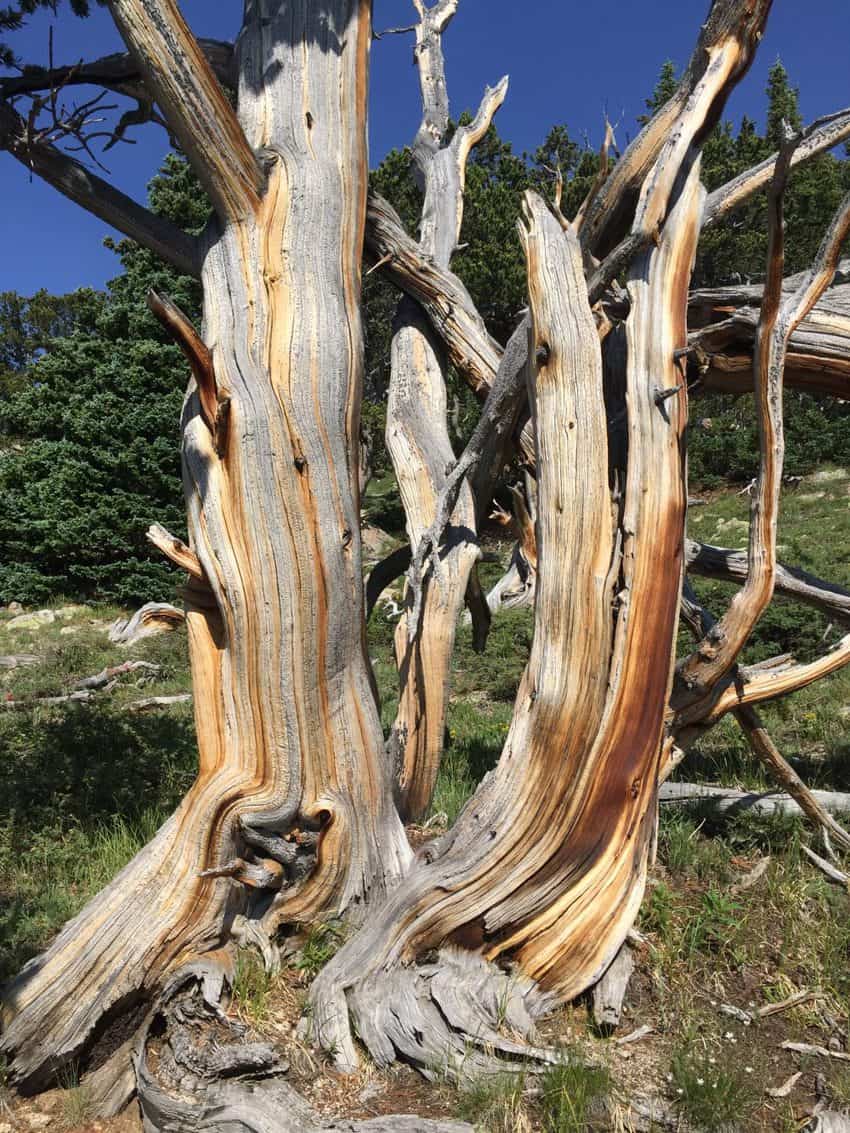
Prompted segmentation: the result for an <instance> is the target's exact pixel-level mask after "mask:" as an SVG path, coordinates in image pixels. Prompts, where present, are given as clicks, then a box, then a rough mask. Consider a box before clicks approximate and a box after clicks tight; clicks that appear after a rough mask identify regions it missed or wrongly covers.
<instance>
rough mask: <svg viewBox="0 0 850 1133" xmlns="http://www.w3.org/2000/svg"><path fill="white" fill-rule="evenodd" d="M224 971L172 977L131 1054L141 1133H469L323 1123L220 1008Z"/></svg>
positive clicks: (442, 1126) (205, 968)
mask: <svg viewBox="0 0 850 1133" xmlns="http://www.w3.org/2000/svg"><path fill="white" fill-rule="evenodd" d="M223 987H224V984H223V973H222V972H221V970H217V968H216V965H215V963H214V962H213V963H209V962H207V961H204V962H202V963H199V964H196V965H193V966H192V967H190V968H187V969H184V970H183V971H182V972H180V973H179V974H177V975H176V976H175V978H174V979H173V980H172V982H171V984H170V985H169V987H168V988H166V990H165V991H164V993H163V996H162V998H161V999H160V1001H159V1003H158V1004H157V1006H156V1008H155V1010H154V1011H153V1012H152V1013H151V1015H150V1017H149V1019H148V1021H147V1024H146V1025H145V1027H144V1029H143V1032H142V1033H141V1035H140V1038H139V1041H138V1043H137V1045H136V1051H135V1067H136V1075H137V1081H138V1095H139V1103H140V1106H141V1110H142V1116H143V1120H144V1129H145V1133H185V1131H186V1130H187V1129H192V1130H196V1131H197V1133H201V1131H205V1133H234V1131H239V1133H319V1131H320V1130H328V1131H335V1133H472V1126H470V1125H467V1124H465V1123H460V1122H453V1121H429V1120H427V1119H424V1118H420V1117H416V1116H405V1115H398V1114H394V1115H392V1116H388V1117H378V1118H372V1119H369V1120H366V1121H348V1120H334V1119H329V1118H325V1117H323V1116H322V1115H321V1114H319V1113H317V1112H316V1111H315V1110H314V1109H312V1108H311V1107H310V1106H309V1105H308V1104H307V1102H306V1101H305V1100H304V1099H303V1098H302V1097H301V1096H300V1095H299V1094H298V1092H297V1091H296V1090H295V1089H294V1088H293V1087H292V1086H290V1085H289V1084H288V1083H287V1082H286V1081H285V1080H284V1077H283V1076H284V1075H285V1073H286V1071H287V1069H288V1066H287V1064H286V1062H285V1061H284V1060H282V1059H281V1057H280V1055H279V1053H278V1052H277V1051H276V1050H275V1048H273V1047H271V1046H269V1045H268V1044H266V1043H262V1042H253V1041H250V1036H248V1035H247V1032H246V1028H245V1027H244V1026H242V1025H241V1024H239V1023H236V1022H235V1021H234V1020H232V1019H230V1018H227V1017H226V1016H224V1015H223V1013H222V1011H221V1008H220V1006H219V1003H220V999H221V994H222V991H223Z"/></svg>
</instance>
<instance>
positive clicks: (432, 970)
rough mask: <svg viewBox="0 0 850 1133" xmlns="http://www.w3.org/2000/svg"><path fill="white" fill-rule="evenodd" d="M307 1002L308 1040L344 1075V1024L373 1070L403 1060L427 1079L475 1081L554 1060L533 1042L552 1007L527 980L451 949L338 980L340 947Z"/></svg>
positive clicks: (350, 1053) (349, 1062) (348, 1055)
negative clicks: (328, 1055)
mask: <svg viewBox="0 0 850 1133" xmlns="http://www.w3.org/2000/svg"><path fill="white" fill-rule="evenodd" d="M310 1002H311V1005H312V1015H311V1020H310V1022H311V1024H312V1034H311V1037H312V1039H313V1041H314V1042H315V1043H317V1044H318V1045H319V1046H321V1047H322V1048H323V1049H324V1050H326V1051H328V1052H329V1053H331V1054H332V1055H333V1057H334V1060H335V1062H336V1065H337V1067H338V1068H339V1069H341V1070H344V1071H349V1072H350V1071H353V1070H355V1069H356V1068H357V1066H358V1063H359V1059H358V1054H357V1050H356V1048H355V1045H354V1040H353V1036H352V1026H353V1029H354V1031H356V1033H357V1036H358V1038H359V1039H360V1041H361V1042H362V1043H363V1045H364V1046H365V1047H366V1049H367V1051H368V1052H369V1054H370V1055H371V1057H372V1058H373V1059H374V1061H375V1062H376V1063H377V1065H378V1066H389V1065H391V1064H392V1063H393V1062H395V1061H396V1060H401V1061H404V1062H407V1063H409V1064H410V1065H412V1066H414V1067H415V1068H416V1069H417V1070H419V1071H420V1073H422V1074H423V1075H424V1076H425V1077H426V1078H428V1079H434V1078H444V1077H446V1076H448V1077H450V1078H453V1079H455V1080H475V1079H476V1078H480V1077H482V1076H484V1075H488V1074H497V1073H504V1072H506V1071H518V1070H522V1069H528V1068H532V1069H533V1068H534V1065H535V1063H537V1064H546V1063H554V1062H557V1061H559V1055H558V1052H557V1051H555V1050H550V1049H546V1048H544V1047H541V1046H537V1045H536V1044H535V1043H534V1021H535V1019H536V1018H537V1017H539V1016H540V1015H541V1014H542V1013H543V1012H544V1011H545V1010H546V1009H547V1007H551V1005H552V1004H551V1001H550V1000H549V999H548V998H547V997H546V996H545V995H544V994H543V993H541V992H540V991H539V990H538V988H537V985H536V984H535V983H534V981H533V980H531V979H529V978H528V977H527V976H524V975H522V974H520V973H509V972H505V971H503V970H502V969H501V968H498V967H497V966H496V965H495V964H491V963H488V962H487V961H486V960H484V959H483V958H482V957H481V956H478V955H476V954H475V953H470V952H466V951H463V950H462V949H459V948H449V947H447V948H442V949H441V950H440V951H439V952H438V953H437V954H436V955H435V957H434V959H433V960H432V961H431V962H429V963H425V964H422V965H419V966H412V967H401V966H396V967H391V968H385V969H382V970H379V971H377V972H374V971H373V972H371V973H369V974H368V975H366V976H365V977H364V978H362V979H361V980H358V981H356V982H349V980H348V978H347V976H346V975H345V949H344V948H343V949H342V951H341V952H339V953H338V954H337V958H335V959H334V960H332V961H331V962H330V963H329V964H328V965H327V967H326V968H324V969H323V971H322V972H320V973H319V975H318V977H317V978H316V980H315V982H314V984H313V987H312V990H311V994H310Z"/></svg>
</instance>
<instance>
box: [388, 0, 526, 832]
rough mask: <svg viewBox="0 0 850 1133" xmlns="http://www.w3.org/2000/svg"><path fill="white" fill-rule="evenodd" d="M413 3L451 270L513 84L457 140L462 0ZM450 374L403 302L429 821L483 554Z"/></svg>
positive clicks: (391, 406) (411, 684) (430, 242)
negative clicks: (451, 62) (473, 156)
mask: <svg viewBox="0 0 850 1133" xmlns="http://www.w3.org/2000/svg"><path fill="white" fill-rule="evenodd" d="M415 6H416V9H417V11H418V13H419V17H420V19H419V23H418V25H417V29H416V62H417V66H418V68H419V81H420V89H421V92H422V104H423V115H422V122H421V125H420V127H419V131H418V133H417V135H416V140H415V142H414V147H413V157H414V167H415V170H416V173H417V176H418V179H419V182H420V184H421V186H422V188H423V190H424V204H423V209H422V223H421V240H420V245H419V252H420V255H421V256H423V257H425V258H427V259H428V260H430V261H432V262H433V263H434V264H435V265H437V266H438V267H440V268H441V269H443V270H444V271H448V268H449V264H450V262H451V257H452V253H453V252H454V249H455V246H456V244H457V241H458V238H459V235H460V226H461V222H462V218H463V190H464V182H465V177H466V164H467V159H468V156H469V153H470V151H471V149H472V147H473V146H474V145H475V144H476V143H477V142H478V141H479V140H480V138H481V137H483V135H484V133H485V132H486V130H487V128H488V127H489V125H490V122H491V121H492V119H493V115H494V114H495V113H496V111H497V110H498V108H499V106H500V105H501V103H502V101H503V100H504V97H505V94H506V91H507V79H503V80H502V82H501V83H500V84H499V85H498V86H497V87H496V88H495V89H494V90H489V89H488V90H487V91H486V92H485V95H484V98H483V100H482V102H481V106H480V108H479V111H478V113H477V114H476V116H475V119H474V120H473V121H472V122H471V123H470V124H469V125H468V126H460V127H458V128H457V130H456V131H455V133H454V135H453V136H452V138H451V140H450V141H447V135H448V129H449V110H448V95H447V92H446V81H445V71H444V64H443V50H442V33H443V31H444V30H445V28H446V26H447V25H448V23H449V21H450V19H451V17H452V16H453V15H454V12H455V10H456V8H457V0H441V2H440V3H438V4H436V5H434V6H433V7H431V8H426V7H425V6H424V4H423V3H421V2H419V0H416V5H415ZM473 310H474V308H473ZM444 371H445V360H444V357H443V351H442V348H441V345H440V343H439V342H436V341H435V338H434V333H433V330H432V329H431V327H430V325H429V323H428V319H427V317H426V315H425V313H424V312H423V311H422V309H421V308H420V307H419V306H418V305H417V304H416V303H415V302H414V301H413V300H412V299H410V298H409V297H407V296H405V297H404V298H402V300H401V303H400V304H399V307H398V311H397V313H396V318H395V322H394V325H393V341H392V351H391V377H390V387H389V394H388V399H387V448H388V450H389V452H390V456H391V458H392V461H393V466H394V468H395V472H396V479H397V480H398V484H399V490H400V493H401V498H402V503H403V504H404V510H405V518H406V525H407V534H408V539H409V541H410V546H411V548H413V558H412V561H411V565H410V570H409V572H408V587H407V596H406V605H407V607H408V610H407V613H406V614H405V615H404V616H403V617H402V618H401V620H400V621H399V624H398V627H397V630H396V659H397V662H398V667H399V685H400V687H399V705H398V710H397V713H396V718H395V721H394V723H393V726H392V731H391V735H390V740H389V745H390V750H391V752H392V754H393V757H394V760H395V762H396V765H397V767H398V790H397V800H398V805H399V808H400V811H401V813H402V816H403V817H404V818H407V819H415V818H418V817H420V816H421V815H422V814H424V812H425V811H426V810H427V807H428V804H429V802H430V799H431V794H432V792H433V788H434V783H435V781H436V776H437V769H438V766H439V759H440V754H441V752H442V747H443V736H444V733H445V717H446V708H447V704H448V685H449V671H450V666H451V654H452V648H453V645H454V637H455V629H456V625H457V618H458V614H459V612H460V610H461V608H462V606H463V603H464V600H465V596H466V593H467V588H468V584H469V578H470V572H471V571H472V568H473V566H474V564H475V562H476V560H477V558H478V554H479V552H478V546H477V539H476V534H475V532H476V517H475V506H474V502H473V499H472V493H471V490H470V488H469V485H468V483H467V481H466V475H467V472H468V471H469V468H470V467H471V465H472V462H473V457H472V455H471V454H470V453H465V454H464V455H463V457H461V460H460V462H458V464H457V466H456V467H454V468H453V465H454V464H455V460H454V452H453V450H452V446H451V441H450V438H449V433H448V422H447V418H446V389H445V372H444Z"/></svg>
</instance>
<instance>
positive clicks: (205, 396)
mask: <svg viewBox="0 0 850 1133" xmlns="http://www.w3.org/2000/svg"><path fill="white" fill-rule="evenodd" d="M147 303H148V307H150V309H151V311H152V312H153V313H154V315H156V317H157V319H159V321H160V323H162V325H163V327H164V328H165V329H166V331H168V333H169V334H170V335H171V337H172V338H173V339H174V341H175V342H176V343H177V345H178V346H179V347H180V349H181V350H182V351H183V354H184V355H185V357H186V360H187V362H188V363H189V367H190V369H191V371H192V377H193V378H194V379H195V384H196V386H197V388H198V400H199V402H200V406H201V415H202V417H203V419H204V422H205V423H206V426H207V428H208V429H209V431H210V433H212V434H213V437H215V435H216V429H217V425H218V421H219V415H220V411H221V405H222V402H223V401H224V400H225V399H224V398H219V393H218V389H217V388H216V381H215V370H214V368H213V360H212V354H211V353H210V351H209V349H208V348H207V346H206V344H205V342H204V341H203V339H202V338H201V336H200V335H199V334H198V332H197V331H196V330H195V328H194V327H193V326H192V323H191V320H190V319H189V318H188V316H187V315H185V314H184V313H183V311H181V310H180V308H179V307H178V306H177V304H176V303H173V302H172V301H171V300H170V299H169V298H168V297H167V296H166V295H159V294H158V293H157V292H156V291H154V290H150V291H149V292H148V294H147ZM217 447H219V446H217ZM190 573H191V572H190Z"/></svg>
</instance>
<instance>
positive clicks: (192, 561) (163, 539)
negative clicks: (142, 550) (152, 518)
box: [146, 523, 207, 582]
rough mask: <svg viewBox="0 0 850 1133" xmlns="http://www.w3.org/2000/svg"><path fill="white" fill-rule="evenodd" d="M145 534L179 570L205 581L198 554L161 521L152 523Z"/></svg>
mask: <svg viewBox="0 0 850 1133" xmlns="http://www.w3.org/2000/svg"><path fill="white" fill-rule="evenodd" d="M146 536H147V539H148V542H150V543H152V544H153V546H154V547H156V548H157V550H159V551H162V553H163V554H164V555H165V556H166V558H168V559H171V561H172V562H173V563H175V564H176V565H177V566H179V567H180V568H181V570H185V571H186V572H187V573H188V574H190V575H191V576H192V577H193V578H196V579H198V581H199V582H206V580H207V578H206V575H205V574H204V568H203V567H202V566H201V563H200V560H199V559H198V556H197V555H196V554H195V552H194V551H193V550H192V549H191V547H187V546H186V544H185V543H184V542H183V540H182V539H177V538H176V537H175V536H174V535H172V534H171V532H170V531H167V530H166V529H165V528H164V527H163V526H162V524H161V523H152V524H151V525H150V527H149V528H148V529H147V532H146Z"/></svg>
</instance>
